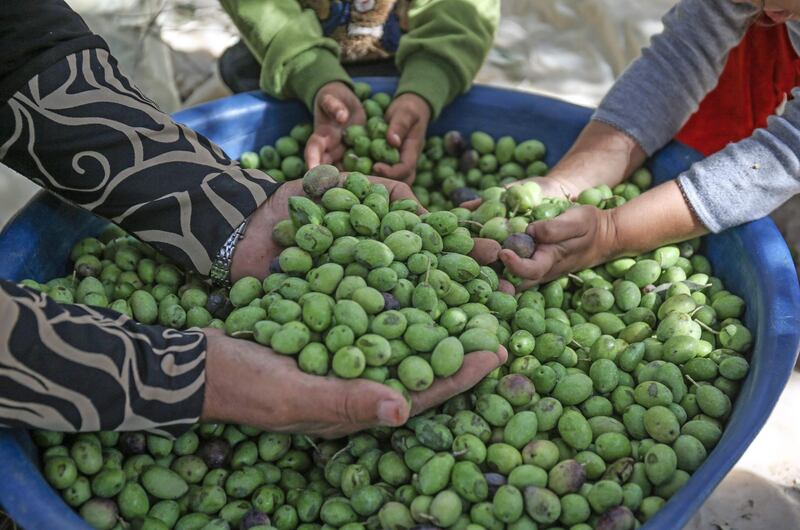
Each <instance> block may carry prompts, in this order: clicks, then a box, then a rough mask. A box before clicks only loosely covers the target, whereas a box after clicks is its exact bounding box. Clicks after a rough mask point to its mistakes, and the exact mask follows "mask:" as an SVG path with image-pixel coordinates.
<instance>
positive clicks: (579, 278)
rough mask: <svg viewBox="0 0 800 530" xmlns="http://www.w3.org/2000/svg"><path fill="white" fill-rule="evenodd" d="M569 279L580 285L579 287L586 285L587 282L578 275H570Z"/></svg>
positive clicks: (568, 275)
mask: <svg viewBox="0 0 800 530" xmlns="http://www.w3.org/2000/svg"><path fill="white" fill-rule="evenodd" d="M567 278H569V279H570V280H572V281H574V282H576V283H578V284H579V285H583V284H584V283H586V282H584V281H583V278H581V277H580V276H578V275H577V274H573V273H569V274H567Z"/></svg>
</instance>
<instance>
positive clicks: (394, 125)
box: [386, 112, 417, 148]
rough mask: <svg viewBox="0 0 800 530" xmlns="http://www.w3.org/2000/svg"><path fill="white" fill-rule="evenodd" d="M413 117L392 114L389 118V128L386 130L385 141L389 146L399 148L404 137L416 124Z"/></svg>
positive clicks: (406, 114)
mask: <svg viewBox="0 0 800 530" xmlns="http://www.w3.org/2000/svg"><path fill="white" fill-rule="evenodd" d="M416 121H417V120H416V117H415V115H413V114H411V113H407V112H394V113H392V115H391V116H390V117H389V128H388V129H387V130H386V140H387V141H388V142H389V145H392V146H394V147H398V148H399V147H400V146H401V145H403V142H404V141H405V140H406V136H408V133H409V132H410V131H411V128H412V127H413V126H414V125H415V123H416Z"/></svg>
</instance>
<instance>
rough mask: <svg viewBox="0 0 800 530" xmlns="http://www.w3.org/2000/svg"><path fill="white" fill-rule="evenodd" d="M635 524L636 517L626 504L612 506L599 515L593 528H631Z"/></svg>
mask: <svg viewBox="0 0 800 530" xmlns="http://www.w3.org/2000/svg"><path fill="white" fill-rule="evenodd" d="M634 526H636V518H635V517H634V516H633V513H632V512H631V511H630V510H629V509H628V507H627V506H614V507H613V508H611V509H609V510H608V511H607V512H606V513H604V514H603V515H601V516H600V518H599V519H598V520H597V524H595V530H631V529H632V528H633V527H634Z"/></svg>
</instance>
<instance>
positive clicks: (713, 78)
mask: <svg viewBox="0 0 800 530" xmlns="http://www.w3.org/2000/svg"><path fill="white" fill-rule="evenodd" d="M755 13H756V9H755V8H754V7H752V6H750V5H745V4H736V3H733V2H731V0H681V1H680V2H679V3H678V4H677V5H676V6H675V7H673V8H672V9H671V10H670V11H669V12H668V13H667V14H666V15H665V16H664V19H663V22H664V31H663V32H662V33H661V34H659V35H656V36H655V37H653V39H652V41H651V43H650V46H649V47H648V48H645V49H644V50H643V51H642V56H641V57H640V58H639V59H637V60H636V61H634V62H633V64H632V65H631V66H630V67H629V68H628V69H627V70H626V71H625V73H623V74H622V76H620V78H619V79H618V80H617V82H616V83H615V84H614V86H613V87H612V88H611V90H610V91H609V93H608V94H607V95H606V97H605V98H604V99H603V101H602V102H601V104H600V107H599V108H598V109H597V112H595V115H594V117H593V119H595V120H597V121H600V122H603V123H607V124H608V125H611V126H612V127H614V128H616V129H619V130H621V131H623V132H625V133H626V134H628V135H629V136H631V137H633V139H634V140H636V141H637V142H638V143H639V145H640V146H641V147H642V149H644V151H645V152H646V153H647V154H648V155H652V154H653V153H654V152H655V151H657V150H658V149H659V148H661V147H662V146H663V145H665V144H666V143H667V142H669V141H670V139H672V137H673V136H675V134H676V133H677V132H678V131H679V130H680V128H681V127H682V126H683V124H684V123H686V121H687V120H688V119H689V116H691V115H692V113H694V112H695V111H696V110H697V108H698V106H699V104H700V101H701V100H702V99H703V98H704V97H705V95H706V94H707V93H708V92H710V91H711V90H712V89H713V88H714V87H715V86H716V85H717V82H718V80H719V76H720V74H721V72H722V69H723V67H724V65H725V61H726V60H727V57H728V52H729V51H730V50H731V49H732V48H734V47H735V46H736V45H737V44H738V43H739V41H741V39H742V37H743V36H744V33H745V31H746V30H747V27H748V26H749V24H750V22H751V20H752V17H753V15H754V14H755Z"/></svg>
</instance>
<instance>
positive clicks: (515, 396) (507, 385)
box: [495, 374, 536, 407]
mask: <svg viewBox="0 0 800 530" xmlns="http://www.w3.org/2000/svg"><path fill="white" fill-rule="evenodd" d="M495 392H497V393H498V394H500V395H501V396H502V397H503V398H505V399H506V400H507V401H508V402H509V403H511V404H512V405H514V406H515V407H521V406H523V405H527V404H528V403H530V402H531V398H533V395H534V394H535V393H536V389H535V388H534V386H533V381H531V380H530V379H528V378H527V377H525V376H524V375H522V374H508V375H506V376H503V378H502V379H500V382H499V383H497V388H496V389H495Z"/></svg>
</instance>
